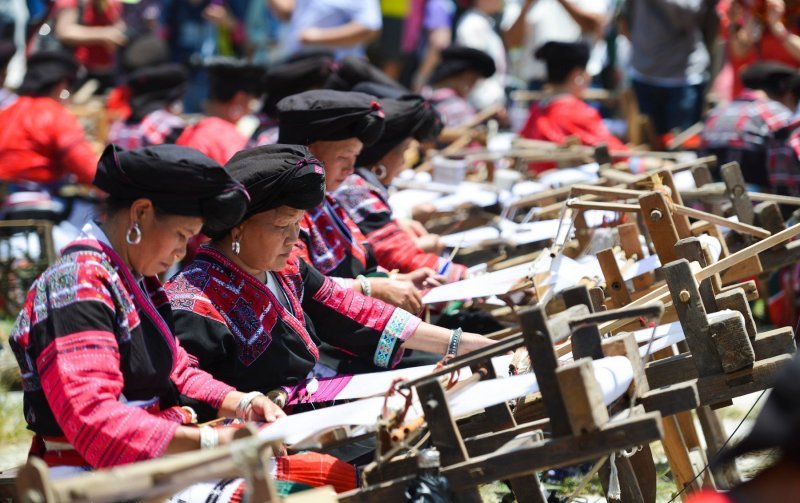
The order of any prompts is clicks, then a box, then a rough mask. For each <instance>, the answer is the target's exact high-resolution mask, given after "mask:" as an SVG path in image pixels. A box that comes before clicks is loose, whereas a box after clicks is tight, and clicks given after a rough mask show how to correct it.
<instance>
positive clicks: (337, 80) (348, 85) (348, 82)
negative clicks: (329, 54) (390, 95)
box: [325, 56, 408, 91]
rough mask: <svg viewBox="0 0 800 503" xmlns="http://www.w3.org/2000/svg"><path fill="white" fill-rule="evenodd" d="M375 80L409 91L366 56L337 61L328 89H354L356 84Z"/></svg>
mask: <svg viewBox="0 0 800 503" xmlns="http://www.w3.org/2000/svg"><path fill="white" fill-rule="evenodd" d="M361 82H374V83H376V84H383V85H385V86H389V87H394V88H397V89H402V90H404V91H408V90H407V89H405V88H404V87H403V86H401V85H400V84H399V83H398V82H397V81H395V80H394V79H393V78H391V77H389V76H388V75H386V74H385V73H383V72H382V71H381V70H379V69H378V68H377V67H376V66H374V65H373V64H371V63H370V62H369V61H367V60H366V59H364V58H358V57H355V56H348V57H346V58H344V59H342V60H341V61H339V63H337V68H336V70H335V71H334V72H333V73H332V74H331V76H330V78H328V82H327V83H326V84H325V88H326V89H333V90H336V91H352V90H353V87H355V86H356V84H359V83H361Z"/></svg>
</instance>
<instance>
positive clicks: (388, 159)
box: [378, 138, 412, 185]
mask: <svg viewBox="0 0 800 503" xmlns="http://www.w3.org/2000/svg"><path fill="white" fill-rule="evenodd" d="M411 141H412V140H411V138H406V139H405V140H403V142H402V143H400V144H399V145H397V146H396V147H394V148H393V149H392V150H390V151H389V152H387V153H386V155H384V156H383V158H382V159H381V160H380V162H379V163H378V164H382V165H383V167H385V168H386V176H385V177H383V179H381V182H382V183H383V184H384V185H389V184H390V183H392V180H393V179H394V177H396V176H397V174H398V173H400V172H401V171H402V170H403V168H405V166H406V155H405V154H406V150H408V147H410V146H411Z"/></svg>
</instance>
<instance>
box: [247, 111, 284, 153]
mask: <svg viewBox="0 0 800 503" xmlns="http://www.w3.org/2000/svg"><path fill="white" fill-rule="evenodd" d="M257 117H258V121H259V124H258V127H257V128H256V130H255V131H254V132H253V134H252V136H250V142H249V143H248V146H249V147H260V146H261V145H274V144H276V143H278V121H277V120H276V119H273V118H272V117H270V116H269V115H267V114H264V113H261V114H258V116H257Z"/></svg>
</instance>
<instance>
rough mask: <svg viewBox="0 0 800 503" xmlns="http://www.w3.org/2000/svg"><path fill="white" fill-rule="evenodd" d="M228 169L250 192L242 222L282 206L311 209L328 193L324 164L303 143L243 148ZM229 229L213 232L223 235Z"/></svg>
mask: <svg viewBox="0 0 800 503" xmlns="http://www.w3.org/2000/svg"><path fill="white" fill-rule="evenodd" d="M225 169H226V170H227V171H228V173H230V175H231V176H232V177H233V178H234V179H235V180H236V181H237V182H239V183H241V184H242V185H243V186H244V187H245V189H247V192H248V193H249V194H250V203H249V204H248V205H247V211H246V212H245V213H244V216H243V217H242V218H241V219H240V221H239V222H243V221H245V220H247V219H248V218H250V217H251V216H253V215H255V214H257V213H262V212H265V211H268V210H273V209H275V208H279V207H281V206H289V207H291V208H295V209H298V210H308V209H311V208H313V207H315V206H318V205H319V204H321V203H322V200H323V198H324V197H325V168H324V167H323V165H322V163H321V162H320V161H318V160H317V159H315V158H314V157H313V156H312V155H311V153H310V152H309V151H308V148H306V147H303V146H301V145H282V144H280V143H279V144H276V145H264V146H261V147H255V148H251V149H247V150H241V151H239V152H237V153H236V155H234V156H233V157H232V158H231V160H230V161H228V163H227V164H226V165H225ZM239 222H235V223H233V224H231V225H230V226H228V228H227V229H224V230H222V231H221V232H218V233H216V235H211V234H209V236H211V237H212V238H216V239H218V238H221V237H222V236H224V235H225V234H226V233H227V231H228V230H230V229H231V228H232V227H233V226H234V225H237V224H238V223H239Z"/></svg>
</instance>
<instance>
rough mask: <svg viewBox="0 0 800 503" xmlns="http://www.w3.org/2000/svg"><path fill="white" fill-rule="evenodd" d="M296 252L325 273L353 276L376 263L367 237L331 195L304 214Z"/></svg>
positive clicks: (374, 267) (373, 268)
mask: <svg viewBox="0 0 800 503" xmlns="http://www.w3.org/2000/svg"><path fill="white" fill-rule="evenodd" d="M295 252H296V254H297V255H298V256H299V257H300V258H302V259H303V260H305V261H306V262H307V263H308V264H310V265H313V266H314V268H315V269H317V270H318V271H319V272H321V273H322V274H324V275H326V276H334V277H341V278H355V277H356V276H358V275H359V274H364V273H366V272H370V271H374V270H375V269H376V268H377V266H378V264H377V262H376V260H375V256H374V255H373V252H372V250H371V249H370V248H369V246H368V245H367V238H366V237H365V236H364V234H363V233H362V232H361V229H359V228H358V225H356V223H355V222H354V221H353V219H352V218H351V217H350V215H349V214H348V213H347V211H346V210H345V209H344V208H342V206H341V205H340V204H339V203H338V201H336V199H334V198H333V196H331V195H330V194H325V200H324V201H323V202H322V204H320V205H319V206H317V207H316V208H312V209H310V210H308V211H306V213H305V215H303V219H302V220H301V221H300V239H298V240H297V244H296V245H295Z"/></svg>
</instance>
